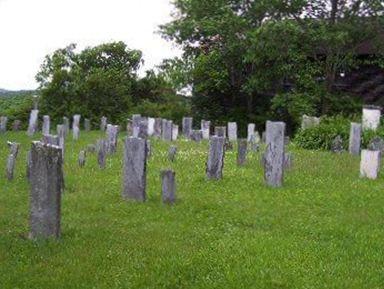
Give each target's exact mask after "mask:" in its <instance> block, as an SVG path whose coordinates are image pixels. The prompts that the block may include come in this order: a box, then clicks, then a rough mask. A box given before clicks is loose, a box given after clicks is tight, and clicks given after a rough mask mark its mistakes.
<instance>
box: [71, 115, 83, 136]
mask: <svg viewBox="0 0 384 289" xmlns="http://www.w3.org/2000/svg"><path fill="white" fill-rule="evenodd" d="M80 119H81V116H80V115H79V114H75V115H74V116H73V123H72V133H73V139H74V140H78V139H79V136H80Z"/></svg>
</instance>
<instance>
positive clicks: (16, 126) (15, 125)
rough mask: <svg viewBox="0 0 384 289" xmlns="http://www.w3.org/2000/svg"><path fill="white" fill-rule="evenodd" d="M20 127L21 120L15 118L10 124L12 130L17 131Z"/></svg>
mask: <svg viewBox="0 0 384 289" xmlns="http://www.w3.org/2000/svg"><path fill="white" fill-rule="evenodd" d="M20 129H21V121H20V120H18V119H15V120H14V121H13V124H12V130H13V131H19V130H20Z"/></svg>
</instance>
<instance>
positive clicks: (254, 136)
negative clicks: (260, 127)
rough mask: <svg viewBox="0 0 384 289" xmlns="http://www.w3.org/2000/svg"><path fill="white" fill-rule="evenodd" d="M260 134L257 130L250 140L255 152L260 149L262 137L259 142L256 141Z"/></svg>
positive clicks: (252, 149)
mask: <svg viewBox="0 0 384 289" xmlns="http://www.w3.org/2000/svg"><path fill="white" fill-rule="evenodd" d="M258 134H259V133H258V132H257V133H256V134H254V135H252V136H251V140H250V142H249V144H250V146H251V151H253V152H258V151H259V149H260V145H259V142H260V139H259V142H257V141H256V140H257V135H258Z"/></svg>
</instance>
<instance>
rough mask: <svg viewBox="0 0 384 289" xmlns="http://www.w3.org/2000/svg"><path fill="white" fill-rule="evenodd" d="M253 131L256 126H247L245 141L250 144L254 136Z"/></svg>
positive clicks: (250, 124) (251, 124) (252, 124)
mask: <svg viewBox="0 0 384 289" xmlns="http://www.w3.org/2000/svg"><path fill="white" fill-rule="evenodd" d="M255 129H256V125H255V124H254V123H249V124H248V129H247V140H248V141H249V142H250V141H251V139H252V137H253V136H254V135H255Z"/></svg>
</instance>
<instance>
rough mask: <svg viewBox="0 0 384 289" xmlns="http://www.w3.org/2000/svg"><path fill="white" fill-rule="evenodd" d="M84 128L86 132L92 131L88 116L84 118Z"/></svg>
mask: <svg viewBox="0 0 384 289" xmlns="http://www.w3.org/2000/svg"><path fill="white" fill-rule="evenodd" d="M84 130H85V131H86V132H88V131H91V121H90V120H89V119H88V118H85V119H84Z"/></svg>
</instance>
